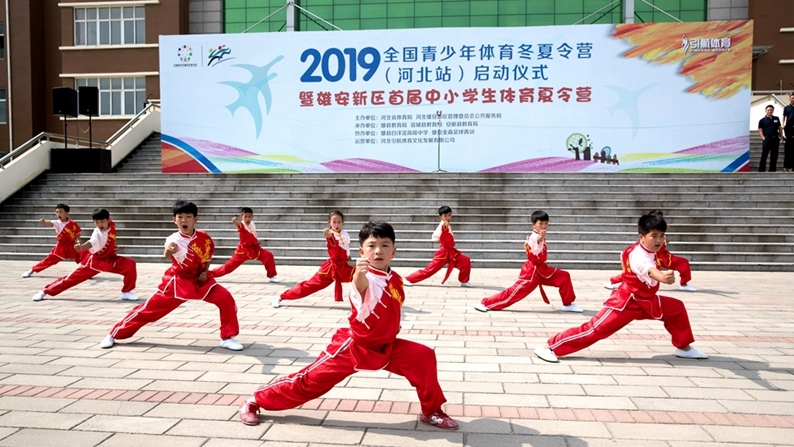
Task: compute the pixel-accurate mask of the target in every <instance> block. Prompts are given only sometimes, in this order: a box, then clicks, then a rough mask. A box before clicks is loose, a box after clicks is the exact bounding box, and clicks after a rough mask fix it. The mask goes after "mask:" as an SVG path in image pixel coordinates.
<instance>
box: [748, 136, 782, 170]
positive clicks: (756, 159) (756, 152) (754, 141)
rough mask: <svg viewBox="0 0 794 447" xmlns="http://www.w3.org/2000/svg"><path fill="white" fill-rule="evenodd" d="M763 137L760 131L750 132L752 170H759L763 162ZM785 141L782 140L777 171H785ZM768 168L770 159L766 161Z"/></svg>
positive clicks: (767, 167)
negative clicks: (759, 133)
mask: <svg viewBox="0 0 794 447" xmlns="http://www.w3.org/2000/svg"><path fill="white" fill-rule="evenodd" d="M761 143H762V141H761V137H760V136H759V135H758V132H750V170H751V171H752V172H758V166H759V165H760V164H761ZM783 147H784V143H783V142H782V141H781V142H780V151H778V154H777V172H783V160H784V159H785V157H784V155H783V153H784V150H783ZM766 169H767V170H769V160H767V162H766Z"/></svg>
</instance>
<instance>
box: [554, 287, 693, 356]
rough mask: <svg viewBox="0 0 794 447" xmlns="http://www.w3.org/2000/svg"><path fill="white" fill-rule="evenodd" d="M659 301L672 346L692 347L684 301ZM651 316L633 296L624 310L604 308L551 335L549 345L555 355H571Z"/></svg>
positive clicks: (672, 299) (662, 298) (690, 329)
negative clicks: (585, 321) (580, 323)
mask: <svg viewBox="0 0 794 447" xmlns="http://www.w3.org/2000/svg"><path fill="white" fill-rule="evenodd" d="M659 300H660V301H661V309H662V317H661V318H660V320H662V322H663V323H664V328H665V329H667V332H669V333H670V335H671V337H672V338H671V341H672V343H673V346H675V347H676V348H685V347H687V346H689V345H690V344H691V343H693V342H694V341H695V337H694V336H693V335H692V327H691V326H690V325H689V316H688V315H687V312H686V307H684V303H683V302H681V301H680V300H677V299H675V298H670V297H667V296H660V297H659ZM652 319H654V318H653V317H651V315H649V314H648V313H647V312H646V311H645V310H643V308H642V307H640V306H639V305H638V304H637V302H636V301H634V300H633V299H631V300H629V302H628V303H626V307H625V308H623V310H616V309H612V308H610V307H604V308H603V309H601V310H600V311H599V312H598V313H597V314H596V315H595V316H594V317H593V318H592V319H590V321H588V322H587V323H585V324H583V325H581V326H579V327H575V328H571V329H567V330H565V331H562V332H560V333H559V334H557V335H554V336H552V337H551V338H549V341H548V344H549V347H550V348H551V350H552V351H553V352H554V354H556V355H558V356H563V355H568V354H571V353H573V352H576V351H579V350H582V349H584V348H586V347H588V346H590V345H592V344H593V343H595V342H597V341H598V340H603V339H605V338H607V337H609V336H610V335H612V334H614V333H615V332H617V331H619V330H620V329H621V328H623V327H624V326H626V325H627V324H629V323H631V322H632V321H634V320H652Z"/></svg>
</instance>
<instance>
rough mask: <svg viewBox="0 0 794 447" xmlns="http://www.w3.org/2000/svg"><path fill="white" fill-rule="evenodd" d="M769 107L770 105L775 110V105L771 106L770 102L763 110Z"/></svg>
mask: <svg viewBox="0 0 794 447" xmlns="http://www.w3.org/2000/svg"><path fill="white" fill-rule="evenodd" d="M770 107H772V110H775V106H773V105H772V104H769V105H768V106H766V107H764V110H766V109H768V108H770Z"/></svg>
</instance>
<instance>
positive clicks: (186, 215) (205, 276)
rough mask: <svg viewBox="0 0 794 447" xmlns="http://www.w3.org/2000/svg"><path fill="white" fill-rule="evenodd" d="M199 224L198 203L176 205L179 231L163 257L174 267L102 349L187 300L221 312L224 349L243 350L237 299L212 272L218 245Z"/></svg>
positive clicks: (174, 235)
mask: <svg viewBox="0 0 794 447" xmlns="http://www.w3.org/2000/svg"><path fill="white" fill-rule="evenodd" d="M196 221H198V207H197V206H196V204H194V203H193V202H185V201H179V202H176V203H175V204H174V224H176V226H177V228H179V231H177V232H176V233H174V234H172V235H171V236H168V237H167V238H166V239H165V251H164V252H163V256H165V257H166V259H170V260H171V267H169V268H168V270H166V271H165V274H164V275H163V280H162V282H161V283H160V286H159V287H158V288H157V291H155V292H154V294H152V296H151V297H150V298H149V299H148V300H147V301H146V302H145V303H143V304H140V305H138V306H135V308H134V309H132V311H130V313H129V314H127V316H126V317H124V318H123V319H122V320H121V321H119V322H118V323H116V325H115V326H113V329H111V331H110V335H108V336H107V337H105V339H104V340H102V342H101V343H99V347H100V348H103V349H107V348H110V347H112V346H113V345H114V344H115V343H116V340H123V339H125V338H130V337H132V336H133V335H135V333H136V332H138V330H139V329H140V328H142V327H143V326H145V325H146V324H148V323H153V322H155V321H157V320H159V319H160V318H163V317H164V316H166V315H168V314H169V313H170V312H171V311H172V310H174V309H176V308H177V307H179V306H180V305H181V304H182V303H184V302H185V301H188V300H197V301H206V302H208V303H210V304H214V305H215V306H216V307H218V310H220V314H221V334H220V335H221V348H226V349H230V350H232V351H241V350H242V349H243V345H241V344H240V343H239V342H238V341H237V340H235V339H234V337H235V336H236V335H237V334H238V333H239V332H240V327H239V324H238V322H237V305H236V304H235V302H234V298H232V295H231V293H229V291H228V290H226V289H225V288H223V286H221V285H220V284H218V283H217V282H215V279H214V278H213V277H212V274H210V273H209V268H210V260H211V259H212V255H213V253H215V244H214V243H213V242H212V238H211V237H210V235H209V234H207V232H206V231H202V230H197V229H196V228H195V227H196Z"/></svg>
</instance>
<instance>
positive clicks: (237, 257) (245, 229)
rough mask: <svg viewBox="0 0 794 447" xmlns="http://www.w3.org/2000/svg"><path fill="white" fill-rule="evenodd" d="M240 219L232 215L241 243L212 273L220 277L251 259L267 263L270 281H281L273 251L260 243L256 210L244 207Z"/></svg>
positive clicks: (266, 270) (266, 269)
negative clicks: (255, 221) (277, 273)
mask: <svg viewBox="0 0 794 447" xmlns="http://www.w3.org/2000/svg"><path fill="white" fill-rule="evenodd" d="M240 220H242V222H240ZM240 220H237V216H234V217H232V223H233V224H234V225H235V226H236V227H237V232H238V233H239V234H240V243H239V244H238V245H237V250H235V252H234V254H233V255H232V257H231V259H229V260H228V261H226V264H223V265H222V266H220V267H218V268H216V269H213V270H212V271H211V272H210V273H212V276H213V277H215V278H220V277H221V276H224V275H228V274H229V273H231V272H233V271H235V270H237V267H239V266H240V265H242V263H243V262H245V261H247V260H249V259H251V260H254V261H259V262H261V263H262V264H264V265H265V272H266V273H267V277H268V280H269V281H270V282H274V283H276V282H281V281H280V280H279V279H278V277H277V276H276V262H275V261H274V260H273V253H270V252H269V251H267V250H265V249H264V248H262V247H261V246H260V245H259V238H258V237H257V236H256V225H255V224H254V210H252V209H251V208H248V207H243V208H242V210H241V213H240Z"/></svg>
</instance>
